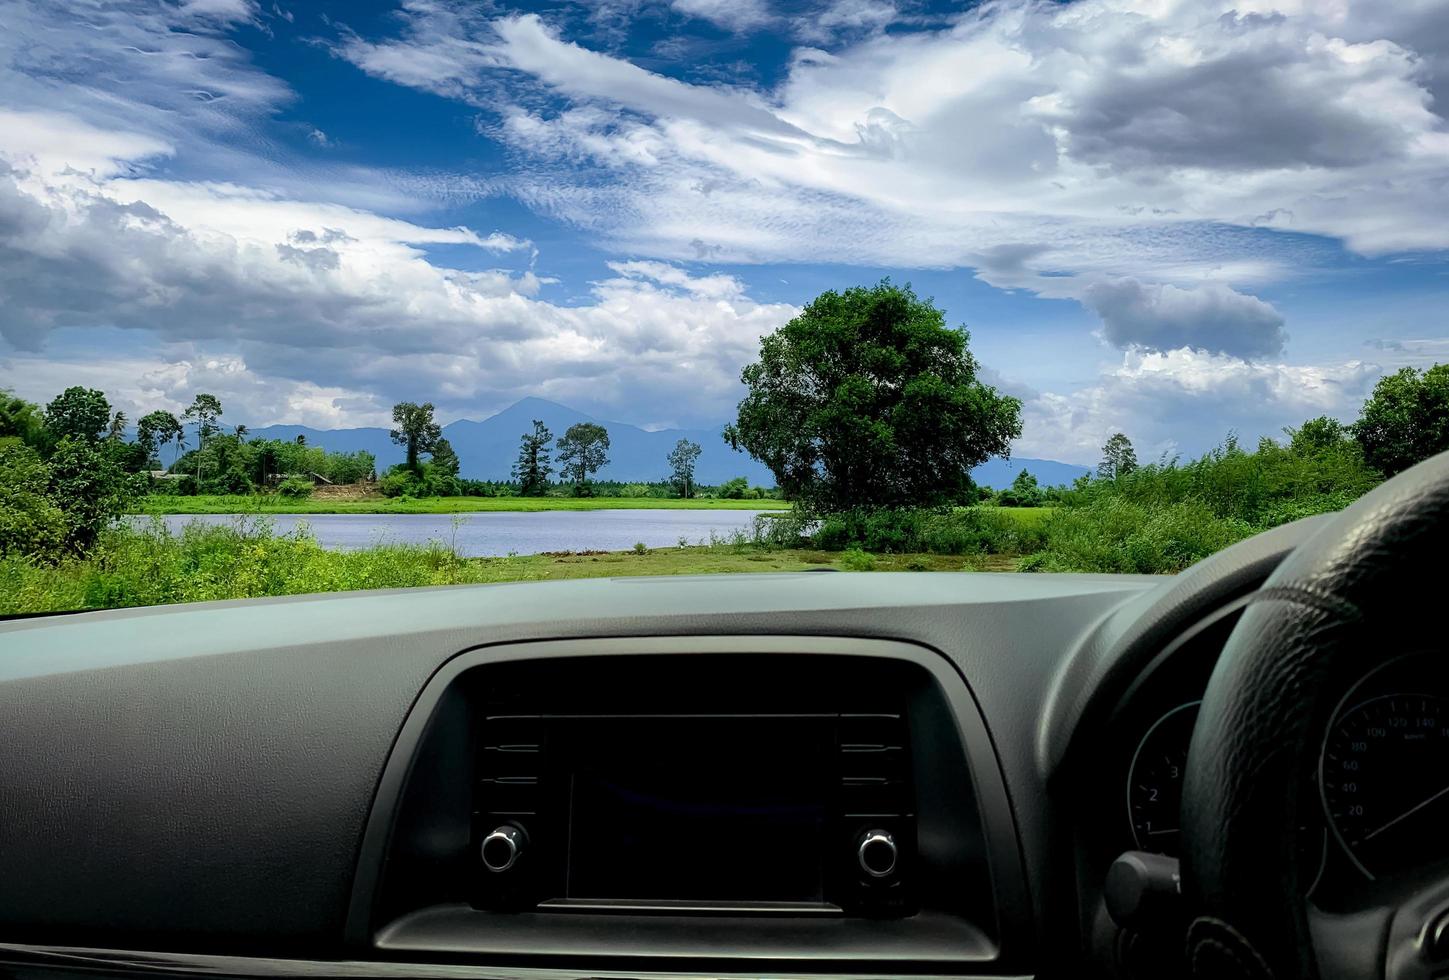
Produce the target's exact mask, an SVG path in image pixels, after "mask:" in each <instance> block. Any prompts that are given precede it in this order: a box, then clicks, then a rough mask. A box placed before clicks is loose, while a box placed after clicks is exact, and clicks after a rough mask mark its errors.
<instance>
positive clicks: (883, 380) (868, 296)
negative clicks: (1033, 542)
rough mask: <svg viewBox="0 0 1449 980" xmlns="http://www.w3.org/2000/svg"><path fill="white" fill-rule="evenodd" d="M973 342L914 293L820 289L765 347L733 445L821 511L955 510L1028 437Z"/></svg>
mask: <svg viewBox="0 0 1449 980" xmlns="http://www.w3.org/2000/svg"><path fill="white" fill-rule="evenodd" d="M967 341H968V335H967V333H966V331H965V330H964V329H963V330H952V329H949V328H947V327H946V324H945V317H944V315H943V314H942V313H941V311H940V310H938V309H936V308H935V307H934V306H933V305H932V304H931V303H930V302H929V301H923V300H920V299H918V298H917V297H916V295H915V293H914V292H912V291H911V288H910V287H909V286H905V287H900V286H895V285H893V284H892V283H891V282H890V281H889V280H883V281H882V282H881V283H879V284H878V285H876V286H874V287H871V288H859V287H857V288H853V289H848V290H846V291H845V292H844V293H837V292H834V291H833V290H832V291H829V292H826V293H822V294H821V295H820V296H818V297H816V299H815V300H814V301H812V302H811V303H810V304H808V305H807V306H806V307H805V310H804V311H803V312H802V313H801V314H800V315H799V316H797V317H795V318H794V319H793V320H791V321H790V322H789V323H787V324H785V325H784V326H783V327H781V328H780V329H779V330H777V331H775V332H774V333H773V334H770V335H769V336H767V337H765V338H764V339H763V340H762V341H761V344H760V359H759V361H758V362H756V363H754V364H750V365H748V366H747V367H746V368H745V369H744V372H743V374H742V375H741V378H742V380H743V381H744V383H745V385H746V387H747V388H748V389H749V390H748V393H747V394H746V396H745V399H744V400H743V401H742V402H740V406H739V416H738V419H737V421H736V422H735V424H733V425H731V426H729V427H728V428H727V429H726V430H725V438H726V440H727V441H728V442H729V443H730V444H731V445H732V446H733V447H734V448H736V449H740V448H743V449H745V450H746V451H748V452H749V453H750V455H751V456H753V457H755V458H756V459H758V460H760V461H761V462H763V463H764V464H765V465H766V466H768V467H769V468H770V470H771V471H772V472H773V473H774V474H775V479H776V482H777V483H778V484H779V486H780V487H781V488H782V489H783V490H784V491H785V493H786V494H787V496H789V497H790V498H791V499H794V500H797V501H799V502H801V503H802V504H803V505H804V506H805V507H806V508H807V509H808V510H810V511H811V512H812V513H818V514H830V513H835V512H838V511H844V510H850V509H852V508H857V507H867V508H899V507H919V506H925V507H934V506H938V505H942V504H949V503H954V502H956V501H958V500H960V499H962V498H963V496H964V495H965V494H966V493H967V492H968V491H969V489H970V486H971V482H970V478H969V476H968V475H967V474H968V473H969V472H970V470H971V468H972V467H973V466H976V465H978V464H980V463H982V462H984V461H985V460H987V459H989V458H990V457H992V456H997V455H1004V454H1006V453H1007V452H1008V450H1009V448H1010V445H1011V440H1012V439H1014V438H1016V437H1017V436H1019V435H1021V404H1020V402H1018V401H1017V400H1016V399H1014V398H1009V397H1006V396H1003V395H999V394H998V393H997V392H996V390H995V389H994V388H991V387H990V386H988V385H985V384H983V383H981V382H980V381H979V380H977V376H976V375H977V370H978V367H977V364H976V360H975V358H973V357H972V356H971V353H970V351H969V350H968V349H967Z"/></svg>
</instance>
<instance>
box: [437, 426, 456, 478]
mask: <svg viewBox="0 0 1449 980" xmlns="http://www.w3.org/2000/svg"><path fill="white" fill-rule="evenodd" d="M431 455H432V457H433V458H432V464H433V469H434V470H436V471H437V472H438V473H439V474H441V475H443V476H451V477H456V476H457V475H458V471H459V470H460V469H461V468H462V463H461V462H460V461H459V460H458V454H457V453H456V452H454V451H453V444H452V443H451V442H449V441H448V440H446V439H444V438H443V437H441V436H439V437H438V440H437V442H434V443H433V449H432V453H431Z"/></svg>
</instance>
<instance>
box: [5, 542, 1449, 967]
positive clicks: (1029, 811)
mask: <svg viewBox="0 0 1449 980" xmlns="http://www.w3.org/2000/svg"><path fill="white" fill-rule="evenodd" d="M1319 524H1320V522H1319V521H1318V520H1309V521H1303V522H1299V523H1297V524H1294V525H1288V526H1285V527H1282V528H1279V529H1276V530H1274V531H1271V532H1268V533H1267V534H1264V535H1260V536H1258V537H1256V538H1253V539H1250V540H1249V541H1246V542H1243V543H1241V544H1239V545H1237V546H1235V547H1233V548H1230V549H1228V550H1226V551H1224V552H1222V553H1220V554H1219V555H1216V556H1214V557H1213V558H1211V559H1209V560H1208V561H1206V562H1204V563H1202V564H1201V565H1199V566H1197V567H1195V568H1194V569H1191V570H1189V571H1188V572H1185V573H1183V574H1181V575H1178V576H1175V577H1172V578H1158V577H1146V576H1090V575H1072V576H1065V575H1063V576H1057V575H990V574H973V575H944V574H941V575H921V574H910V573H901V574H885V573H871V574H782V575H760V576H706V577H688V578H685V577H671V578H659V579H617V580H590V581H579V582H566V583H542V584H511V585H498V586H484V587H459V588H443V589H428V590H409V591H396V592H374V593H351V594H342V595H332V596H316V597H295V598H287V599H276V600H262V601H247V602H232V603H210V604H199V605H191V606H179V607H170V608H156V609H138V610H123V611H115V612H105V613H87V614H81V615H76V616H68V617H51V618H45V619H34V620H23V621H15V622H11V623H7V624H3V625H0V650H3V651H4V652H3V655H0V718H3V719H4V721H3V722H0V724H3V727H4V733H5V751H4V753H3V755H0V790H3V798H0V881H3V882H4V883H5V884H4V886H3V887H0V962H3V963H5V964H6V968H7V969H8V970H10V971H11V972H14V973H16V975H25V976H28V977H40V976H55V975H58V974H65V973H80V972H85V973H91V974H94V973H96V972H100V973H102V974H111V975H116V976H119V975H122V974H124V975H128V976H135V975H137V974H146V973H168V974H173V975H174V974H177V973H181V974H202V973H208V974H216V973H221V974H224V975H228V976H263V975H265V976H311V977H317V976H339V977H341V976H347V977H387V976H400V975H403V974H406V975H408V976H412V977H459V978H462V977H474V976H476V977H480V978H481V977H497V976H517V977H539V978H542V977H562V976H735V975H739V976H758V975H763V974H768V975H771V976H796V975H798V976H822V975H828V976H882V975H889V976H900V975H922V976H958V977H974V976H980V977H985V976H994V977H1003V976H1010V977H1026V976H1040V977H1047V976H1073V977H1081V976H1092V975H1100V976H1133V975H1151V971H1152V970H1154V969H1160V964H1161V962H1162V961H1161V960H1160V959H1158V958H1157V957H1160V956H1162V955H1166V954H1164V953H1163V951H1162V950H1159V949H1154V948H1153V947H1152V945H1151V944H1150V943H1143V942H1136V940H1137V939H1138V938H1139V936H1140V935H1142V934H1145V933H1142V932H1141V931H1134V930H1132V929H1130V928H1129V929H1124V928H1123V927H1122V924H1121V922H1119V921H1117V919H1120V917H1121V916H1120V913H1119V914H1118V915H1117V916H1116V918H1114V914H1113V910H1112V909H1111V908H1110V905H1111V896H1110V895H1109V894H1108V889H1107V888H1106V887H1105V883H1106V881H1107V879H1108V876H1109V872H1110V870H1111V868H1112V867H1113V864H1114V862H1115V861H1116V860H1117V859H1118V858H1119V856H1120V855H1122V854H1123V852H1138V853H1141V854H1147V855H1155V856H1162V857H1171V856H1172V855H1174V854H1175V853H1176V850H1177V847H1178V841H1177V832H1178V825H1177V823H1176V806H1177V801H1178V800H1179V799H1180V795H1181V776H1182V771H1183V767H1184V765H1185V763H1186V754H1187V742H1188V738H1189V737H1190V735H1191V732H1192V721H1193V718H1194V712H1195V704H1196V702H1197V701H1198V700H1199V699H1200V698H1201V697H1202V692H1203V690H1204V688H1205V687H1206V684H1207V679H1208V676H1209V675H1210V673H1211V671H1212V669H1213V667H1214V664H1215V663H1216V660H1217V656H1218V654H1219V652H1220V651H1221V650H1222V647H1223V644H1224V643H1225V642H1226V639H1227V636H1228V634H1229V633H1230V631H1231V629H1232V625H1233V623H1234V622H1235V621H1236V617H1237V616H1238V615H1239V614H1240V612H1241V609H1242V605H1243V600H1244V598H1245V597H1246V596H1247V595H1249V594H1250V593H1251V592H1252V591H1253V590H1255V589H1257V588H1258V587H1259V586H1260V585H1261V584H1262V582H1263V581H1264V579H1265V578H1266V577H1267V576H1268V574H1269V573H1270V572H1271V571H1272V569H1273V568H1274V567H1276V565H1277V564H1278V563H1279V562H1280V561H1281V560H1282V558H1283V557H1284V556H1285V555H1286V554H1287V553H1288V552H1289V551H1291V550H1292V548H1293V547H1295V546H1296V545H1297V544H1298V543H1299V542H1301V541H1303V540H1305V539H1306V537H1307V536H1308V535H1310V534H1311V533H1312V532H1313V530H1314V529H1315V528H1316V527H1317V526H1319ZM1415 653H1416V651H1409V650H1406V651H1403V654H1404V656H1402V657H1397V658H1390V659H1389V662H1388V664H1387V665H1386V666H1384V667H1382V668H1381V669H1378V670H1375V671H1371V672H1366V674H1365V676H1364V678H1363V679H1362V680H1361V681H1360V682H1359V683H1358V684H1356V685H1355V686H1354V688H1353V689H1352V690H1350V691H1349V692H1348V693H1347V694H1346V695H1345V697H1344V701H1343V704H1342V705H1341V706H1340V710H1339V711H1338V712H1336V713H1335V717H1334V722H1333V724H1332V725H1331V726H1330V729H1329V731H1328V732H1326V733H1325V737H1324V749H1323V753H1322V760H1321V763H1320V766H1319V769H1318V771H1316V772H1313V773H1305V774H1304V778H1305V779H1306V780H1308V781H1310V782H1311V783H1312V784H1313V795H1312V798H1313V799H1316V800H1319V801H1321V803H1322V806H1321V807H1318V808H1316V809H1315V811H1314V812H1312V813H1306V814H1304V815H1303V820H1302V821H1301V826H1300V827H1298V828H1296V829H1295V831H1294V833H1293V834H1292V839H1293V841H1294V846H1295V848H1296V853H1297V855H1298V857H1297V860H1296V862H1295V867H1296V868H1297V873H1298V874H1299V876H1300V882H1301V886H1302V888H1303V889H1304V891H1305V893H1308V894H1311V896H1312V898H1313V900H1314V901H1315V902H1316V903H1318V904H1319V905H1321V906H1323V907H1324V908H1328V909H1332V908H1333V907H1334V906H1335V903H1336V902H1337V901H1338V900H1339V899H1338V897H1339V896H1341V895H1345V894H1347V893H1350V892H1354V891H1356V890H1361V889H1363V888H1365V887H1372V883H1373V881H1374V880H1375V878H1376V877H1378V876H1384V875H1393V874H1395V873H1396V872H1398V871H1400V870H1402V869H1403V868H1404V867H1405V866H1406V865H1407V864H1408V863H1410V862H1413V861H1418V860H1420V859H1422V857H1423V856H1422V855H1420V854H1418V853H1416V852H1415V850H1414V844H1413V842H1414V841H1416V840H1418V839H1419V835H1417V834H1415V833H1413V831H1414V830H1415V827H1416V821H1421V820H1425V819H1435V818H1437V817H1438V816H1440V814H1439V813H1438V810H1437V809H1436V808H1437V806H1438V805H1439V804H1438V803H1437V802H1431V803H1429V804H1426V805H1425V806H1424V807H1423V808H1421V809H1418V810H1413V812H1410V813H1408V814H1407V815H1405V816H1396V815H1397V814H1399V813H1401V812H1403V811H1405V810H1407V809H1409V808H1411V807H1412V806H1413V805H1414V802H1415V800H1416V799H1417V797H1416V794H1420V795H1423V793H1422V791H1423V790H1425V789H1426V788H1428V787H1427V784H1424V785H1421V783H1422V782H1423V778H1422V776H1421V775H1420V774H1421V773H1422V772H1423V770H1424V768H1425V766H1426V765H1428V764H1430V762H1431V761H1434V762H1442V760H1443V759H1444V758H1445V755H1443V754H1442V753H1443V752H1444V746H1445V745H1449V707H1446V705H1449V700H1446V697H1449V690H1445V689H1444V687H1443V682H1442V680H1441V679H1439V678H1437V675H1435V674H1434V673H1433V672H1432V671H1428V670H1427V668H1426V665H1425V663H1424V662H1423V660H1422V658H1419V657H1416V656H1415ZM1410 735H1412V736H1422V737H1421V738H1419V737H1415V738H1409V737H1407V736H1410ZM1431 781H1432V780H1431ZM1411 798H1413V799H1411ZM1157 975H1164V974H1162V973H1160V972H1159V973H1158V974H1157Z"/></svg>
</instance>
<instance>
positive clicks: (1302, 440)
mask: <svg viewBox="0 0 1449 980" xmlns="http://www.w3.org/2000/svg"><path fill="white" fill-rule="evenodd" d="M1283 433H1284V435H1286V436H1288V448H1289V449H1291V450H1293V452H1295V453H1298V454H1299V455H1301V456H1306V455H1309V454H1311V453H1318V452H1323V451H1325V450H1330V449H1340V448H1342V446H1343V444H1344V443H1345V442H1347V441H1348V440H1349V439H1351V438H1352V437H1353V429H1352V427H1351V426H1347V425H1344V424H1343V423H1342V422H1340V421H1339V420H1338V419H1335V418H1329V417H1328V416H1327V415H1320V416H1319V417H1318V418H1316V419H1309V420H1308V421H1307V422H1304V423H1303V424H1302V425H1300V426H1299V427H1298V428H1296V429H1284V430H1283Z"/></svg>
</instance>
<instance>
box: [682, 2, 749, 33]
mask: <svg viewBox="0 0 1449 980" xmlns="http://www.w3.org/2000/svg"><path fill="white" fill-rule="evenodd" d="M670 6H672V7H673V8H674V9H675V10H677V11H679V12H680V13H681V14H685V15H686V16H689V17H698V18H700V19H701V20H707V21H709V22H710V23H711V24H714V25H715V26H717V27H722V28H724V29H725V30H727V31H748V30H752V29H754V28H756V27H762V26H764V25H765V24H768V23H770V21H771V20H773V18H772V17H771V15H770V10H769V8H768V7H767V6H766V5H765V3H764V0H671V3H670Z"/></svg>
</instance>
